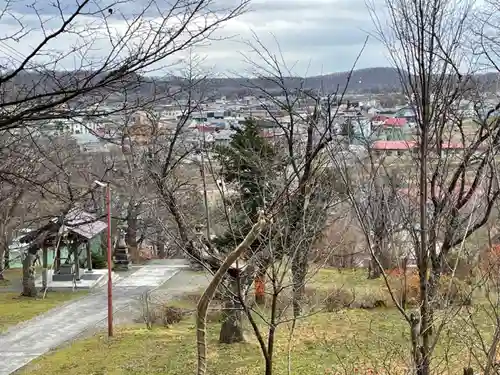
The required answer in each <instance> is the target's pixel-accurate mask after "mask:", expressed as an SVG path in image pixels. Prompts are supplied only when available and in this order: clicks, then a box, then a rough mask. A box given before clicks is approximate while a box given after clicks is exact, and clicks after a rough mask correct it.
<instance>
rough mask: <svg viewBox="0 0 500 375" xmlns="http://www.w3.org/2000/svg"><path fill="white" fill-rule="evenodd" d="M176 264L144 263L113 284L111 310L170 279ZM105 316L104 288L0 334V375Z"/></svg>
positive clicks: (57, 344) (14, 369) (93, 325)
mask: <svg viewBox="0 0 500 375" xmlns="http://www.w3.org/2000/svg"><path fill="white" fill-rule="evenodd" d="M179 271H180V268H179V267H175V266H174V267H171V266H163V265H147V266H144V267H142V268H140V269H139V270H137V271H136V272H134V273H132V274H131V275H130V276H128V277H126V278H124V279H120V280H119V281H118V282H117V283H116V284H115V285H114V287H113V303H114V305H113V307H114V309H115V310H119V309H123V308H125V307H127V306H128V305H129V304H130V303H131V302H132V301H134V300H137V298H138V297H139V296H141V294H143V293H145V292H146V291H148V290H152V289H155V288H157V287H158V286H160V285H161V284H163V283H165V282H166V281H167V280H168V279H170V278H172V277H173V276H174V275H175V274H176V273H177V272H179ZM106 317H107V297H106V288H105V287H104V289H103V290H99V291H96V292H95V293H92V294H91V295H89V296H86V297H85V298H82V299H79V300H76V301H73V302H70V303H68V304H66V305H63V306H61V307H57V308H55V309H53V310H51V311H49V312H47V313H45V314H43V315H40V316H38V317H36V318H34V319H32V320H29V321H27V322H24V323H21V324H20V325H18V326H16V327H12V328H11V329H9V330H8V331H7V332H6V333H5V334H4V335H0V375H9V374H11V373H13V372H14V371H16V370H18V369H20V368H21V367H23V366H25V365H26V364H28V363H29V362H31V361H32V360H33V359H35V358H37V357H39V356H41V355H43V354H45V353H47V352H48V351H50V350H51V349H54V348H56V347H58V346H59V345H62V344H63V343H65V342H67V341H69V340H72V339H74V338H76V337H77V336H78V335H80V334H81V333H82V332H84V331H86V330H88V329H92V328H93V327H95V326H96V325H97V324H98V323H99V322H100V321H102V320H103V319H106Z"/></svg>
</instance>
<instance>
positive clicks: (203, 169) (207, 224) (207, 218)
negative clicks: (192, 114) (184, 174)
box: [200, 131, 210, 241]
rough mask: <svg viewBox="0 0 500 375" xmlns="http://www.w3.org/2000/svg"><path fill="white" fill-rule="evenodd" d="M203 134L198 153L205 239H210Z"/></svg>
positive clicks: (203, 132)
mask: <svg viewBox="0 0 500 375" xmlns="http://www.w3.org/2000/svg"><path fill="white" fill-rule="evenodd" d="M202 134H203V143H202V147H201V150H200V155H201V168H200V172H201V180H202V183H203V200H204V204H205V220H206V231H207V241H210V213H209V210H208V193H207V178H206V173H205V156H204V153H205V150H206V143H205V131H202Z"/></svg>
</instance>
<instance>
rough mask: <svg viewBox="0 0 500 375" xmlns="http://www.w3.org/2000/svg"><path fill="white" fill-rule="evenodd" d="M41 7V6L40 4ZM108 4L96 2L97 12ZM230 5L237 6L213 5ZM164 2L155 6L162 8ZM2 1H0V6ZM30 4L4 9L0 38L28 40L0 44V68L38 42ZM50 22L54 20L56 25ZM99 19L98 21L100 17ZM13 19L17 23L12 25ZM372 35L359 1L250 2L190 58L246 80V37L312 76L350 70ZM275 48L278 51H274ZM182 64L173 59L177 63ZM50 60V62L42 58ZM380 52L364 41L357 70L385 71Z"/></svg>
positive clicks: (67, 40)
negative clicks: (24, 32) (16, 34)
mask: <svg viewBox="0 0 500 375" xmlns="http://www.w3.org/2000/svg"><path fill="white" fill-rule="evenodd" d="M42 1H43V2H42ZM109 1H110V0H101V1H99V2H98V3H99V4H100V5H101V6H102V5H103V4H105V3H106V2H109ZM145 1H146V0H137V1H135V2H130V3H129V2H127V3H123V4H118V5H115V6H114V16H115V15H116V17H115V18H114V20H113V22H112V23H111V24H112V27H113V28H115V29H117V30H119V29H120V28H121V29H123V28H124V27H125V22H124V21H123V18H120V17H121V16H123V15H125V16H126V14H127V12H131V11H132V9H133V4H139V3H141V2H142V3H143V2H145ZM218 1H223V2H225V3H228V4H231V3H232V1H237V0H218ZM163 2H164V0H162V1H161V2H159V4H161V3H163ZM2 3H5V1H2V0H0V6H2ZM32 3H33V0H29V1H28V0H26V1H23V0H16V1H15V2H14V3H13V5H12V6H11V7H10V13H11V14H12V16H4V17H3V18H2V19H0V34H1V35H0V38H1V36H5V35H7V34H8V33H9V32H10V33H12V31H13V30H15V29H16V28H18V24H17V22H18V21H17V20H19V21H20V22H22V23H23V24H25V25H28V26H29V28H30V30H31V31H30V33H29V35H28V36H25V37H23V38H20V39H19V41H12V40H10V41H2V42H0V64H3V65H6V60H5V59H6V58H10V59H11V60H12V59H14V60H17V61H19V60H21V58H22V57H23V56H26V55H27V54H29V53H30V52H31V51H32V49H33V48H34V47H35V46H36V42H37V41H38V40H41V38H42V35H43V34H42V31H41V30H40V27H39V26H38V25H39V20H38V16H37V15H36V14H35V12H34V10H33V9H32V8H31V7H29V4H32ZM51 3H53V1H51V0H37V2H36V8H37V10H38V13H39V15H41V17H42V19H43V20H44V23H45V27H46V29H47V30H49V29H50V28H51V27H54V26H55V25H57V24H58V22H60V18H59V17H60V15H58V14H57V13H56V12H55V11H56V10H55V9H54V8H53V7H52V6H51V5H50V4H51ZM61 3H63V4H65V13H67V14H69V12H70V11H71V9H74V4H75V0H61ZM55 17H58V18H57V19H56V18H55ZM100 17H101V16H100ZM93 18H95V17H92V16H88V17H86V18H81V19H80V22H82V23H89V24H91V23H92V22H93ZM16 19H17V20H16ZM372 30H373V26H372V21H371V18H370V15H369V12H368V11H367V9H366V6H365V1H364V0H253V1H252V2H251V4H250V7H249V9H248V11H247V12H246V13H245V14H243V15H241V16H240V17H238V18H237V19H234V20H231V21H229V22H228V23H227V24H226V25H225V26H224V28H223V29H222V30H220V31H219V33H218V36H221V37H224V38H225V39H224V40H222V41H213V42H211V43H210V44H209V45H207V46H204V47H200V48H197V49H196V50H195V53H196V54H197V55H199V56H203V57H204V67H205V68H206V69H211V70H212V72H213V73H214V74H219V75H224V74H231V75H233V73H235V72H236V73H237V74H245V75H246V74H248V73H249V72H250V71H251V68H250V67H249V65H248V63H246V62H245V61H244V58H243V56H242V54H243V55H246V56H249V57H251V58H252V59H253V60H255V57H254V56H253V55H251V54H250V53H249V47H248V46H247V45H246V44H245V43H244V42H245V41H249V40H251V39H252V32H253V33H255V34H256V35H258V37H259V39H260V40H261V41H262V42H263V44H264V45H265V46H266V47H267V48H269V50H270V51H272V52H278V50H279V49H281V51H282V53H283V56H284V59H285V61H286V64H287V65H288V66H289V68H290V69H291V70H292V71H293V73H294V74H297V75H308V76H311V75H318V74H326V73H332V72H339V71H347V70H349V69H350V68H351V66H352V64H353V62H354V60H355V58H356V56H357V55H358V53H359V51H360V50H361V48H362V45H363V43H364V41H365V38H366V36H367V35H368V33H369V32H371V31H372ZM77 40H78V37H77V36H75V35H64V36H61V37H59V38H58V39H57V40H56V41H54V42H53V43H52V44H51V48H52V49H58V50H59V51H60V52H62V51H69V50H70V48H71V46H74V45H75V43H76V42H77ZM278 44H279V48H278ZM108 48H109V43H108V44H107V42H106V41H105V40H101V41H99V42H98V43H96V44H94V45H93V48H92V49H91V52H89V53H92V54H93V55H95V56H98V55H103V56H104V55H105V53H106V50H107V49H108ZM182 58H185V55H184V56H182V55H178V56H177V59H176V61H177V60H178V59H182ZM46 59H47V60H50V58H48V57H47V58H46ZM77 60H78V56H77V55H75V54H72V55H71V58H70V57H68V58H66V59H65V60H64V68H65V69H71V68H72V67H74V66H75V64H77ZM388 65H389V63H388V60H387V58H386V56H385V51H384V48H383V46H381V45H380V43H378V42H377V41H376V40H375V39H374V38H370V40H369V42H368V45H367V47H366V48H365V50H364V53H363V54H362V56H361V58H360V60H359V62H358V65H357V67H358V68H367V67H377V66H388ZM59 68H61V66H59Z"/></svg>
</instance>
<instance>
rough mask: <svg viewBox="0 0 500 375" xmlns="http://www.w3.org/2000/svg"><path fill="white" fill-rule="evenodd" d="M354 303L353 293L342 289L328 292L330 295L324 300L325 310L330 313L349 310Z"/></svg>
mask: <svg viewBox="0 0 500 375" xmlns="http://www.w3.org/2000/svg"><path fill="white" fill-rule="evenodd" d="M353 302H354V295H353V293H352V292H351V291H349V290H347V289H345V288H342V289H338V288H333V289H330V290H328V295H327V296H326V298H325V300H324V305H325V309H326V311H328V312H333V311H337V310H340V309H344V308H348V307H349V306H351V304H352V303H353Z"/></svg>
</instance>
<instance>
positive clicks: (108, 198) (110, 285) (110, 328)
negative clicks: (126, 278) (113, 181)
mask: <svg viewBox="0 0 500 375" xmlns="http://www.w3.org/2000/svg"><path fill="white" fill-rule="evenodd" d="M95 184H96V185H98V186H100V187H103V188H106V211H107V219H108V254H107V255H108V337H112V336H113V280H112V277H111V276H112V271H113V266H112V261H113V259H112V256H111V255H112V253H113V249H112V241H111V187H110V185H109V183H104V182H101V181H95Z"/></svg>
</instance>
